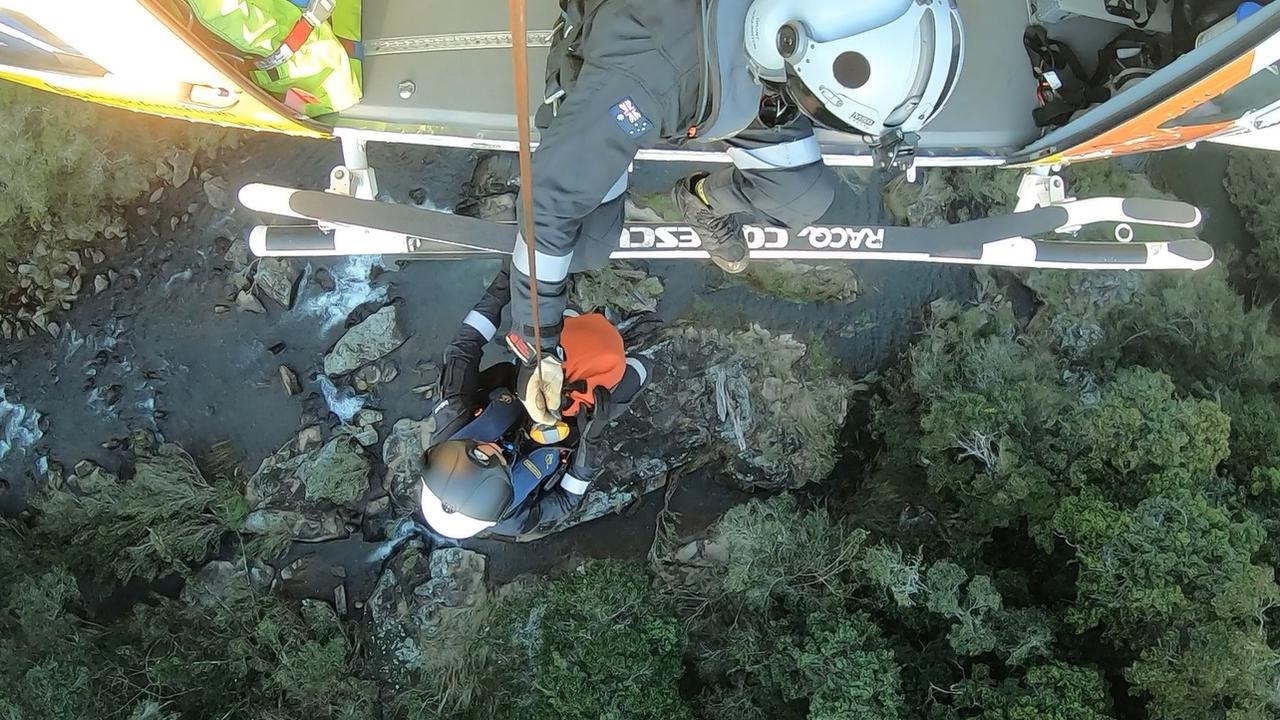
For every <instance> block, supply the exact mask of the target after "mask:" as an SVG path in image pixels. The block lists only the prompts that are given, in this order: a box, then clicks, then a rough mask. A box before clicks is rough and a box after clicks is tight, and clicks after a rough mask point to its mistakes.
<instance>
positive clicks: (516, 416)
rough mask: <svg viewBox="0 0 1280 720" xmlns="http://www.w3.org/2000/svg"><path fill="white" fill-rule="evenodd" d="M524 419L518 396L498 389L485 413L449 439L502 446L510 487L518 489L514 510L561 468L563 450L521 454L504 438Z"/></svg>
mask: <svg viewBox="0 0 1280 720" xmlns="http://www.w3.org/2000/svg"><path fill="white" fill-rule="evenodd" d="M523 419H524V408H523V407H521V406H520V401H519V400H518V399H516V396H515V395H513V394H511V391H510V390H507V389H506V388H497V389H496V390H494V391H493V392H490V393H489V404H488V405H486V406H485V408H484V410H482V411H480V414H479V415H477V416H476V418H475V419H474V420H472V421H471V422H469V423H467V424H466V425H464V426H463V427H462V429H461V430H459V431H458V432H456V433H454V434H453V435H452V436H450V438H449V439H450V440H474V441H475V442H491V443H497V444H498V445H500V446H502V452H503V455H504V456H505V457H506V459H507V467H510V468H511V484H512V486H513V487H514V490H515V492H514V495H513V496H512V498H511V508H515V507H518V506H519V505H520V503H522V502H524V501H525V500H526V499H528V497H529V496H530V495H532V494H533V492H534V491H535V490H537V489H538V486H539V485H541V484H542V483H543V481H545V480H546V479H547V478H549V477H551V476H552V475H554V474H555V472H556V470H558V469H559V468H560V460H561V451H560V450H559V449H558V448H550V447H542V446H538V447H535V448H532V449H530V450H528V451H527V452H521V451H520V448H519V446H518V445H517V444H516V443H515V442H512V441H509V440H506V439H504V438H505V437H506V436H507V434H508V433H510V432H511V428H513V427H515V426H516V425H518V424H519V423H520V421H521V420H523ZM511 508H509V509H508V511H510V509H511Z"/></svg>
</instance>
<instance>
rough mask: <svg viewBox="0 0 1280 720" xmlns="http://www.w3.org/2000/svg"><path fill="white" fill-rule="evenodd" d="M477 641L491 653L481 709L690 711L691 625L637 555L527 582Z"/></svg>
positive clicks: (567, 713)
mask: <svg viewBox="0 0 1280 720" xmlns="http://www.w3.org/2000/svg"><path fill="white" fill-rule="evenodd" d="M477 642H479V643H481V644H483V645H484V650H483V652H484V654H485V656H487V657H489V658H490V659H491V660H490V665H489V667H488V668H487V670H486V672H487V674H488V677H489V681H488V684H487V687H486V692H484V693H483V694H482V696H481V702H482V703H483V706H484V710H483V713H482V714H481V715H480V716H481V717H488V718H495V719H501V718H519V719H520V720H538V719H539V718H546V719H548V720H572V719H575V718H582V719H583V720H586V719H595V718H606V719H615V720H621V719H622V718H653V719H654V720H669V719H670V720H679V718H685V717H689V710H688V708H687V707H686V706H685V705H684V702H683V701H682V700H681V698H680V694H679V691H678V687H677V685H678V683H679V680H680V676H681V674H682V666H681V654H682V651H683V648H684V630H683V627H682V625H681V623H680V621H679V620H678V619H677V618H676V617H675V616H674V615H673V614H672V613H671V612H670V611H669V610H668V609H666V608H665V607H664V603H663V601H662V599H661V598H660V597H659V596H658V595H657V594H656V593H655V592H654V591H653V589H652V588H651V587H650V583H649V578H648V577H647V575H646V573H645V572H644V569H643V567H642V566H640V565H638V564H633V563H625V562H611V561H599V562H591V563H587V564H585V565H582V566H579V567H578V568H577V569H576V570H573V571H571V572H569V573H568V574H566V575H564V576H562V577H560V578H557V579H555V580H550V581H548V582H546V583H545V584H540V585H537V586H534V587H532V588H527V589H525V590H524V591H522V592H518V593H516V595H515V596H514V597H509V598H507V599H505V600H504V601H502V602H501V604H500V605H499V606H498V607H497V608H496V609H495V610H494V615H493V618H492V621H491V623H490V625H489V627H488V628H486V629H485V631H484V633H483V634H482V635H481V637H480V638H479V639H478V640H477Z"/></svg>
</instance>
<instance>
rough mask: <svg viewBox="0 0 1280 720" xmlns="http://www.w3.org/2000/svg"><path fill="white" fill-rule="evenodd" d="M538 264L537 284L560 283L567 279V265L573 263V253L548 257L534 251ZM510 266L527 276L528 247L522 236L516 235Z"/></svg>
mask: <svg viewBox="0 0 1280 720" xmlns="http://www.w3.org/2000/svg"><path fill="white" fill-rule="evenodd" d="M534 256H535V258H536V260H537V263H538V275H537V279H538V281H539V282H560V281H561V280H564V279H565V278H567V277H569V265H570V264H572V263H573V252H572V251H570V253H569V254H568V255H548V254H546V253H544V252H540V251H537V250H535V251H534ZM511 264H512V265H513V266H514V267H515V269H516V270H519V271H520V272H522V273H524V274H525V276H529V275H530V273H529V247H528V245H526V244H525V242H524V235H523V234H517V235H516V245H515V248H514V249H512V251H511Z"/></svg>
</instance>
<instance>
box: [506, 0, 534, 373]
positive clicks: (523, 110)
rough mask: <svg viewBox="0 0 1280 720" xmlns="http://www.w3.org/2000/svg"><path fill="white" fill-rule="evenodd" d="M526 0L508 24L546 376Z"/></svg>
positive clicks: (513, 4) (511, 5) (525, 225)
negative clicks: (536, 241) (535, 231)
mask: <svg viewBox="0 0 1280 720" xmlns="http://www.w3.org/2000/svg"><path fill="white" fill-rule="evenodd" d="M524 4H525V0H507V16H508V24H509V25H510V26H511V27H510V29H511V69H512V73H513V75H514V76H515V77H514V80H515V88H516V129H517V131H518V133H519V135H520V195H521V197H522V199H523V206H524V219H523V222H522V223H521V229H522V231H523V235H524V246H525V249H526V250H527V251H528V252H529V296H530V298H529V299H530V303H531V304H532V308H531V313H530V316H531V317H532V318H533V361H534V365H535V367H536V368H537V370H536V372H537V373H538V375H539V378H541V375H542V318H541V316H540V314H539V310H538V258H537V254H536V252H535V251H534V236H533V225H534V223H533V141H532V131H531V130H530V128H529V42H528V28H527V23H526V21H525V6H524Z"/></svg>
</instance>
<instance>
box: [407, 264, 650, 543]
mask: <svg viewBox="0 0 1280 720" xmlns="http://www.w3.org/2000/svg"><path fill="white" fill-rule="evenodd" d="M509 299H510V276H509V272H508V270H507V269H506V268H504V269H503V270H502V272H500V273H499V274H498V276H497V277H496V278H494V280H493V282H492V283H490V284H489V287H488V289H486V290H485V293H484V297H482V298H481V299H480V302H479V303H477V304H476V306H475V308H474V309H472V310H471V312H469V313H467V316H466V319H465V320H464V321H463V323H462V327H461V328H459V330H458V333H457V335H456V336H455V337H454V339H453V342H452V343H451V344H450V345H449V348H448V349H447V350H446V351H445V356H444V364H443V370H442V371H441V374H440V397H441V398H442V399H441V400H440V402H439V404H437V405H436V407H435V409H434V410H433V411H432V417H433V418H434V419H435V428H436V431H435V434H434V435H433V437H432V441H431V443H432V444H431V446H430V447H429V448H427V451H426V457H425V462H426V471H425V472H424V473H423V476H422V483H421V514H422V516H421V517H420V518H417V520H418V522H420V523H424V524H425V525H426V526H427V527H429V528H430V529H431V530H432V531H434V532H435V533H437V534H439V535H443V536H445V537H448V538H453V539H457V540H461V539H465V538H470V537H475V536H477V535H481V534H485V535H487V536H490V537H500V538H512V539H514V538H519V537H521V536H526V535H531V534H543V533H545V532H547V531H548V530H550V529H552V528H554V527H555V525H556V524H557V523H559V522H560V521H561V520H562V519H564V518H565V517H566V516H567V515H568V514H569V513H570V512H572V511H573V510H574V508H576V507H577V506H578V505H579V504H580V503H581V502H582V500H583V498H584V497H586V494H587V491H588V490H589V489H590V488H591V484H592V482H593V481H594V480H595V478H596V475H597V473H598V471H599V468H600V463H601V460H602V456H603V453H604V452H605V451H606V450H607V447H608V446H607V445H606V444H605V443H604V442H602V436H603V434H604V429H605V427H606V426H607V425H608V424H609V423H610V422H612V421H613V420H615V419H617V418H618V417H621V416H622V414H623V413H625V412H626V410H627V407H628V406H629V405H630V403H631V402H632V401H633V400H634V399H635V398H636V396H637V395H638V394H639V392H640V390H641V389H643V388H644V386H645V384H646V382H647V381H648V377H649V372H648V369H647V368H646V366H645V365H644V363H643V362H642V361H641V360H640V359H639V358H635V357H628V356H627V355H626V351H625V349H624V347H623V340H622V336H621V334H619V333H618V330H617V329H616V328H615V327H613V325H611V324H610V323H609V321H608V320H606V319H605V317H604V316H603V315H601V314H599V313H589V314H577V313H574V312H573V311H567V312H566V315H565V318H564V330H563V332H562V334H561V336H560V346H559V348H558V351H557V360H558V361H559V366H560V368H561V369H562V370H563V373H564V382H563V391H562V393H561V397H560V403H559V405H558V406H557V407H552V408H546V407H542V406H541V405H542V403H539V406H536V407H526V406H525V404H524V403H523V402H522V400H521V399H520V398H519V397H518V394H517V388H518V387H519V386H520V385H522V384H524V385H527V384H528V383H529V382H530V381H531V377H532V374H533V373H536V369H535V368H531V367H527V366H525V365H524V364H523V363H521V362H519V360H518V359H517V360H516V361H505V362H500V363H498V364H496V365H493V366H491V367H489V368H486V369H485V370H483V371H482V370H480V361H481V356H482V355H483V354H484V347H485V345H486V344H487V343H488V342H490V341H491V340H493V338H494V336H495V335H496V334H497V332H498V324H499V322H500V320H501V316H502V310H503V308H504V307H506V305H507V303H508V301H509Z"/></svg>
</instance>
